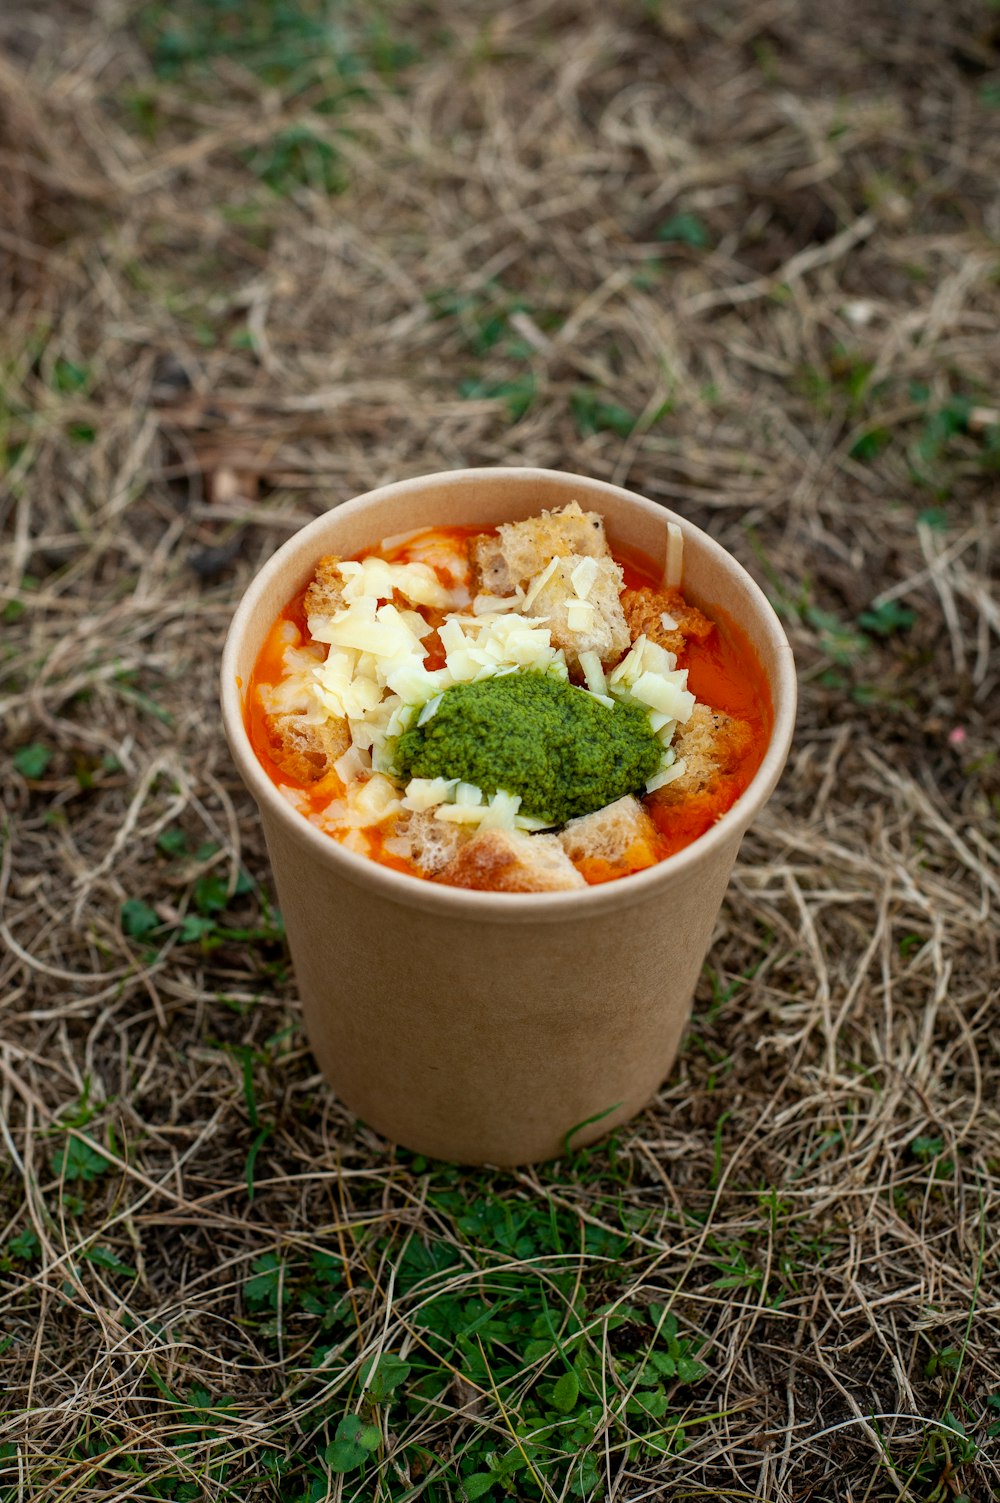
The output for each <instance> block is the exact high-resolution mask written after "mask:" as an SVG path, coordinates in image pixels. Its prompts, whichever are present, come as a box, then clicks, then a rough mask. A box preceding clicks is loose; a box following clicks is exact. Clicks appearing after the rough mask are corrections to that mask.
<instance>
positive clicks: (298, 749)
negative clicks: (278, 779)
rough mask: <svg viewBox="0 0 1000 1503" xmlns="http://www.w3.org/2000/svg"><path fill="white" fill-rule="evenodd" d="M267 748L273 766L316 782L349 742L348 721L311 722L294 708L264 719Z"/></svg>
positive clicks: (294, 776)
mask: <svg viewBox="0 0 1000 1503" xmlns="http://www.w3.org/2000/svg"><path fill="white" fill-rule="evenodd" d="M264 723H265V726H266V728H267V739H268V751H269V752H270V754H271V760H272V761H273V762H274V764H275V766H277V767H280V768H281V771H282V772H286V773H287V774H288V776H289V777H291V778H295V780H296V781H297V782H299V783H318V782H319V780H320V778H325V777H326V775H327V774H328V773H329V772H332V771H333V764H334V762H336V760H337V758H338V757H340V756H342V755H343V754H344V752H345V751H346V750H347V748H348V747H349V746H350V744H351V732H350V729H349V727H348V724H347V721H346V720H345V719H342V718H339V717H338V718H333V719H330V720H326V721H323V722H322V723H321V724H320V725H313V724H312V723H311V722H310V720H309V719H308V717H307V716H306V715H304V714H296V713H295V712H294V711H291V712H288V713H282V714H277V715H268V716H267V717H266V718H265V722H264Z"/></svg>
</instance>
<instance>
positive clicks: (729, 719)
mask: <svg viewBox="0 0 1000 1503" xmlns="http://www.w3.org/2000/svg"><path fill="white" fill-rule="evenodd" d="M672 744H673V747H674V750H675V751H676V753H677V755H678V757H683V759H684V772H683V774H682V775H681V776H680V777H679V778H675V779H674V781H673V782H672V783H667V785H666V786H665V787H664V788H658V789H657V790H656V792H655V793H653V794H651V795H650V796H651V797H652V798H654V799H656V801H657V802H658V803H662V804H678V803H681V802H683V801H684V800H686V799H690V798H693V797H694V796H696V795H697V794H702V793H710V792H712V791H713V790H714V789H715V788H716V787H717V786H718V784H719V782H720V781H721V780H722V779H723V778H725V777H728V776H729V774H730V773H733V772H735V771H736V770H737V768H738V767H739V765H740V763H741V762H742V761H743V758H744V757H745V756H746V754H747V752H748V751H749V750H750V748H751V746H752V745H753V731H752V730H751V729H750V727H749V725H747V723H746V721H745V720H737V719H736V718H735V717H734V716H732V715H726V714H724V713H723V712H722V711H721V710H713V709H711V708H710V706H708V705H703V704H696V705H695V707H694V709H693V710H692V711H691V714H690V717H689V718H688V720H687V721H686V722H685V723H684V725H680V726H678V727H677V730H676V731H675V732H674V739H673V743H672Z"/></svg>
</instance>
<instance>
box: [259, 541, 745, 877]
mask: <svg viewBox="0 0 1000 1503" xmlns="http://www.w3.org/2000/svg"><path fill="white" fill-rule="evenodd" d="M482 530H483V529H482V528H476V527H442V528H434V529H428V530H427V531H426V532H421V533H419V534H415V535H414V537H413V538H410V539H406V540H404V541H402V542H399V543H394V544H393V546H391V547H390V548H382V547H378V546H376V547H372V548H366V549H364V550H363V551H362V552H361V553H359V554H358V555H357V557H358V558H359V559H361V558H368V557H372V556H375V557H379V558H384V559H385V560H386V561H387V562H388V563H407V562H411V561H412V560H411V553H410V547H411V544H416V543H418V542H419V541H421V540H426V539H427V538H429V537H431V536H434V537H440V538H441V539H442V541H445V540H447V541H448V542H450V543H451V544H452V546H453V547H456V546H457V548H458V549H459V550H460V551H461V552H463V553H464V554H465V556H466V557H468V545H469V541H470V539H471V538H473V537H476V536H479V535H481V533H482ZM614 558H615V561H616V562H617V563H618V564H620V565H621V568H622V572H623V574H624V580H625V588H626V589H639V588H641V587H642V586H647V587H650V588H652V589H657V588H659V584H660V571H659V570H658V569H657V567H656V565H655V564H654V563H653V562H652V560H651V559H649V558H647V557H646V556H645V555H643V554H640V553H637V552H635V551H633V550H627V551H626V550H621V549H619V550H616V551H614ZM432 567H434V572H435V573H436V574H437V576H438V578H439V580H440V582H441V583H442V584H443V585H444V586H445V587H446V588H447V587H448V586H450V585H452V584H453V583H454V580H453V577H452V576H450V575H449V574H448V572H447V570H445V569H443V568H441V567H439V566H432ZM306 588H307V587H303V589H302V590H301V591H300V592H299V593H298V594H297V595H296V596H295V597H294V598H293V599H292V600H290V601H289V602H288V604H287V605H286V606H285V608H284V609H283V611H282V612H281V614H280V616H279V617H278V619H277V620H276V621H275V623H274V625H273V626H272V628H271V630H270V632H269V633H268V635H267V638H266V639H265V642H264V645H263V647H262V648H261V650H260V653H259V654H258V657H257V661H256V663H255V664H254V670H253V673H252V675H251V679H250V684H249V686H248V691H247V696H246V700H245V707H244V718H245V724H246V730H247V735H248V736H249V738H250V743H251V745H252V746H253V749H254V751H255V753H256V755H257V758H258V760H259V761H260V764H261V766H262V767H263V769H264V771H265V772H266V773H267V775H268V777H269V778H270V779H271V781H272V782H273V783H275V784H276V785H277V786H278V787H286V788H290V789H294V790H295V793H296V802H297V803H299V804H300V807H302V808H303V810H304V812H307V815H308V817H311V818H315V819H318V818H319V817H320V816H321V815H322V812H323V810H324V809H325V808H326V806H327V805H328V804H329V803H330V801H331V800H332V799H334V798H337V797H339V796H340V795H341V794H342V792H343V784H342V783H341V781H340V779H339V778H338V776H337V774H336V773H333V772H331V773H329V774H328V775H327V776H325V777H323V778H321V779H320V780H319V781H318V782H315V783H301V782H299V781H298V780H297V779H295V778H293V777H291V776H290V775H289V774H288V773H287V772H285V771H283V770H282V769H281V768H279V767H278V766H277V764H276V763H275V762H274V760H273V758H272V756H271V754H270V750H269V747H270V737H269V735H268V731H267V717H266V715H265V713H264V710H263V707H262V705H261V702H260V695H259V693H258V689H259V688H260V687H261V686H262V685H274V684H277V683H279V682H280V681H281V678H282V676H283V673H284V664H283V657H284V653H285V649H286V647H287V646H288V645H289V643H288V638H287V636H286V633H289V634H290V632H291V631H294V632H295V634H296V639H297V640H296V641H295V645H304V644H307V643H308V641H309V629H308V626H307V624H306V616H305V595H306ZM681 589H682V592H683V584H682V586H681ZM693 603H694V602H692V604H693ZM702 609H704V611H705V614H706V615H707V616H709V618H710V619H711V620H712V621H714V622H715V625H716V631H715V632H714V633H713V634H712V636H711V637H710V638H709V640H708V641H707V642H695V641H693V640H689V641H688V642H687V644H686V647H685V650H684V652H682V653H681V654H680V655H679V656H678V659H677V666H678V668H686V669H687V673H688V688H689V689H690V691H691V693H692V694H693V695H694V696H695V698H696V699H697V700H699V701H701V702H702V703H703V704H707V705H709V706H710V707H711V708H712V709H713V710H722V711H724V712H725V713H726V714H727V715H732V716H734V717H736V718H738V719H740V720H744V721H746V722H747V723H748V725H749V726H750V728H751V731H752V740H751V742H750V746H749V749H748V751H747V752H746V754H745V756H744V757H743V758H742V759H741V761H740V763H739V765H738V766H737V767H736V768H735V769H734V770H733V771H732V772H731V773H728V774H727V775H725V776H724V777H722V778H721V779H720V781H719V786H717V787H716V788H714V789H713V790H712V792H711V794H708V795H705V794H698V795H694V796H693V797H692V798H690V799H688V800H686V801H685V802H684V803H682V804H680V805H679V806H678V805H676V804H669V803H661V802H660V801H659V800H658V799H656V798H655V797H651V798H646V799H644V800H643V804H644V806H645V808H646V809H647V812H648V813H649V815H650V817H651V818H652V820H653V823H654V825H655V826H656V831H657V842H656V859H657V861H662V860H664V859H665V858H666V857H667V856H672V855H674V854H675V853H676V852H677V851H681V850H683V849H684V848H685V847H686V846H689V845H690V844H691V843H692V841H694V840H697V838H698V836H699V835H703V834H704V833H705V832H706V830H709V829H710V828H711V827H712V825H713V824H715V823H716V821H717V820H719V819H721V817H722V815H723V814H725V813H726V812H727V810H729V809H731V808H732V806H733V804H735V802H736V800H737V799H738V798H739V796H740V794H741V793H743V792H744V791H745V790H746V788H747V787H748V786H749V784H750V782H751V781H752V779H753V777H754V774H755V773H756V771H757V769H758V767H759V766H760V764H761V762H762V761H763V759H764V753H765V751H766V750H767V745H768V742H769V740H770V737H771V730H772V727H773V724H774V711H773V707H772V704H771V697H770V693H769V690H768V684H767V677H766V675H765V673H764V669H763V667H762V666H761V662H760V659H759V657H758V656H757V653H756V651H755V649H754V647H753V644H752V643H751V641H750V639H749V637H748V636H747V634H746V632H744V631H743V630H742V628H741V627H740V626H738V625H737V623H736V622H735V621H734V620H733V619H732V617H731V616H730V615H729V613H728V612H727V611H726V610H724V609H723V608H722V607H721V606H718V605H714V604H713V605H710V606H704V607H702ZM423 614H424V615H425V616H426V617H427V618H428V619H430V620H431V621H432V622H434V623H435V624H439V622H438V621H437V618H436V616H435V613H434V612H430V611H427V610H424V611H423ZM428 649H429V650H428V654H427V666H428V667H429V668H432V669H433V668H436V667H440V666H442V665H443V662H444V658H443V655H442V654H440V651H439V644H438V643H437V638H436V635H435V636H433V637H431V638H429V639H428ZM364 835H365V837H366V839H367V843H368V854H369V856H370V857H371V859H373V860H375V861H379V862H381V863H382V864H383V865H384V866H390V867H392V868H394V870H396V871H401V872H406V873H407V874H408V875H410V876H415V877H422V874H421V872H420V871H419V870H418V869H417V868H416V867H415V866H414V865H412V863H410V862H408V861H405V860H403V859H402V858H401V857H398V856H394V855H392V854H391V853H390V852H389V851H387V850H385V848H384V842H383V834H382V831H381V830H380V829H379V828H378V827H377V826H375V827H372V828H369V829H367V830H365V831H364ZM330 838H331V839H334V838H336V837H334V836H331V837H330ZM648 864H649V863H648V860H640V861H637V862H636V863H635V864H634V865H626V869H625V870H623V869H622V867H620V866H612V865H610V863H608V862H607V861H604V860H601V859H600V858H590V859H587V860H584V861H581V862H580V863H579V870H580V872H581V873H582V875H583V877H584V879H585V880H586V881H587V883H588V884H589V885H590V886H597V885H598V884H600V883H602V882H608V881H613V880H616V879H617V878H619V877H621V876H624V875H627V874H630V873H632V872H635V871H639V870H642V869H643V867H645V866H646V865H648Z"/></svg>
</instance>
